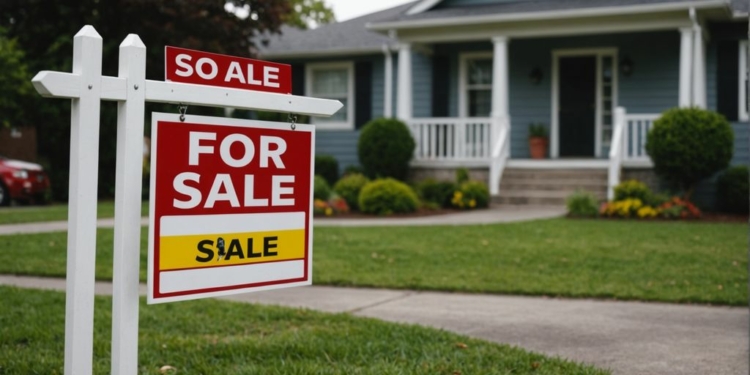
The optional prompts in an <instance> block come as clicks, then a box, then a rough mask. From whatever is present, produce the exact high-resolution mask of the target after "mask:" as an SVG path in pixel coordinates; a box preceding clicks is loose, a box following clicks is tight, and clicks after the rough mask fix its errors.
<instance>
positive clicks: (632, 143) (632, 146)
mask: <svg viewBox="0 0 750 375" xmlns="http://www.w3.org/2000/svg"><path fill="white" fill-rule="evenodd" d="M659 116H660V115H659V114H630V115H625V128H624V133H625V134H624V136H623V160H625V161H626V162H631V163H650V162H651V159H650V158H649V157H648V154H647V153H646V135H647V134H648V132H649V130H651V126H652V125H653V123H654V120H656V119H657V118H659Z"/></svg>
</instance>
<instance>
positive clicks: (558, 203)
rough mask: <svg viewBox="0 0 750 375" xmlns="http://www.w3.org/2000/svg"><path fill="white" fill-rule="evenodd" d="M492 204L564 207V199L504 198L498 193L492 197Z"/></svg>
mask: <svg viewBox="0 0 750 375" xmlns="http://www.w3.org/2000/svg"><path fill="white" fill-rule="evenodd" d="M492 203H493V204H499V205H519V206H527V205H528V206H550V207H564V206H565V199H562V198H544V197H505V196H503V195H502V193H500V196H499V197H492Z"/></svg>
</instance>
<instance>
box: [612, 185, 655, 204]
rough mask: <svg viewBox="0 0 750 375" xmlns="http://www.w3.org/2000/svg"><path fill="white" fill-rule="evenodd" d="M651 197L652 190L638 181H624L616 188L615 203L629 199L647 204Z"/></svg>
mask: <svg viewBox="0 0 750 375" xmlns="http://www.w3.org/2000/svg"><path fill="white" fill-rule="evenodd" d="M650 195H651V189H649V188H648V186H646V184H644V183H643V182H640V181H638V180H628V181H623V182H620V183H619V184H617V186H615V201H624V200H626V199H628V198H633V199H640V200H641V202H645V201H647V200H648V198H649V196H650Z"/></svg>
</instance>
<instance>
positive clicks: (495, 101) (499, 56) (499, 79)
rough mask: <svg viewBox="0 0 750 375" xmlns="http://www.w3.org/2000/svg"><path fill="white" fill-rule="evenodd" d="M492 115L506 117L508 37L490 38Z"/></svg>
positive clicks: (507, 111)
mask: <svg viewBox="0 0 750 375" xmlns="http://www.w3.org/2000/svg"><path fill="white" fill-rule="evenodd" d="M492 43H493V44H494V46H495V48H494V55H493V57H492V117H493V118H500V117H507V116H508V113H509V110H508V38H507V37H504V36H498V37H495V38H492Z"/></svg>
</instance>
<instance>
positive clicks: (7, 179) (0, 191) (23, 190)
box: [0, 156, 50, 206]
mask: <svg viewBox="0 0 750 375" xmlns="http://www.w3.org/2000/svg"><path fill="white" fill-rule="evenodd" d="M49 192H50V184H49V178H48V177H47V174H46V173H44V170H43V169H42V166H41V165H39V164H35V163H29V162H25V161H20V160H13V159H8V158H6V157H4V156H0V206H7V205H9V204H10V201H11V200H16V201H20V202H24V203H46V202H47V200H48V197H49Z"/></svg>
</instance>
